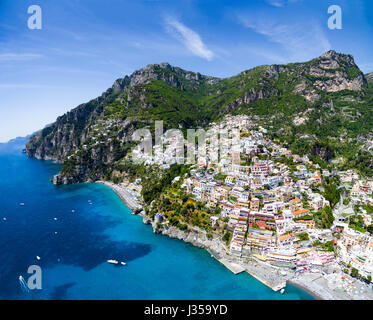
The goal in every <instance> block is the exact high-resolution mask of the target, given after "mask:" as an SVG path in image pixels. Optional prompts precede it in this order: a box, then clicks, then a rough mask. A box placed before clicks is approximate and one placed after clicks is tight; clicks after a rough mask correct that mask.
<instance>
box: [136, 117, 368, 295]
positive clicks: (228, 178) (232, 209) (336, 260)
mask: <svg viewBox="0 0 373 320" xmlns="http://www.w3.org/2000/svg"><path fill="white" fill-rule="evenodd" d="M228 129H229V130H234V129H237V130H239V132H240V139H239V144H238V145H239V149H238V148H237V145H236V146H235V147H233V148H229V147H227V146H229V139H231V140H232V137H230V136H229V135H222V134H221V133H222V132H226V131H228ZM218 133H219V135H220V137H222V136H224V138H225V139H226V141H223V143H221V141H220V143H221V145H222V146H223V147H221V149H220V150H222V149H224V148H226V150H223V151H224V152H221V151H220V152H221V154H224V155H225V157H220V158H219V161H216V159H217V156H216V154H214V150H210V149H212V148H213V145H214V143H215V142H216V141H214V140H213V139H215V140H216V134H218ZM266 133H267V131H266V129H264V128H262V127H260V126H257V125H255V121H253V120H252V119H250V118H249V117H248V116H227V117H225V118H224V120H223V121H221V122H220V123H213V124H211V128H210V130H209V134H207V135H206V147H207V150H206V152H205V153H203V157H199V159H198V163H197V164H194V165H192V166H191V170H190V175H189V176H185V177H177V178H175V181H178V180H180V179H182V184H181V185H180V187H181V188H182V189H183V190H184V191H185V192H186V193H187V194H189V195H190V196H192V197H193V199H195V201H198V202H202V203H204V204H205V205H206V206H207V207H210V208H220V209H219V214H212V215H210V220H211V226H212V227H214V226H224V227H223V228H215V230H220V231H221V232H222V234H223V235H224V236H223V239H225V240H226V241H227V244H228V248H229V254H230V255H232V256H236V257H239V258H245V257H251V258H254V259H255V260H256V261H259V262H261V263H264V264H266V265H270V266H272V267H274V268H283V269H285V270H286V269H291V270H293V271H295V272H298V273H302V272H304V271H305V270H308V271H310V270H316V271H320V270H323V272H324V271H325V270H328V267H329V269H330V268H331V267H332V266H337V265H338V266H339V269H340V270H342V271H343V272H342V276H341V280H342V281H343V280H344V279H348V278H346V277H351V276H352V277H354V278H357V279H359V280H362V281H363V282H365V283H371V281H372V274H373V237H372V233H373V230H372V216H371V215H372V214H373V211H372V208H373V196H372V194H373V193H372V189H373V181H372V180H369V179H364V178H361V177H360V176H359V174H358V173H357V172H355V171H353V170H348V171H346V172H340V171H337V170H334V169H332V170H328V168H321V167H320V165H318V164H315V163H313V162H312V161H311V160H310V159H309V157H308V156H302V157H301V156H299V155H297V154H293V153H292V152H291V151H290V150H289V149H287V148H285V147H284V146H282V145H281V144H279V143H275V142H274V141H272V140H271V139H269V138H267V137H266V136H267V135H266ZM214 137H215V138H214ZM224 138H223V139H224ZM163 143H164V146H165V147H164V148H163V149H162V151H164V152H163V153H162V152H160V150H159V146H156V147H154V148H153V149H154V150H155V153H154V154H155V156H151V157H149V156H144V158H143V161H145V162H146V163H147V164H148V165H151V164H154V163H157V164H160V165H161V166H162V167H163V168H164V169H167V168H169V166H170V165H172V164H174V163H180V159H179V158H178V157H177V155H179V156H180V152H179V153H178V152H177V150H178V148H180V145H183V143H184V144H185V145H188V142H187V141H186V140H183V141H182V143H180V139H177V138H175V136H173V137H171V138H168V139H166V138H165V139H164V140H163ZM209 151H211V152H209ZM237 153H238V154H239V156H238V157H239V160H238V161H232V159H233V158H234V157H237ZM196 154H197V152H196ZM212 158H214V159H212ZM212 160H215V161H212ZM159 161H161V163H160V162H159ZM175 181H174V182H175ZM331 181H333V183H334V186H333V188H334V198H335V199H333V197H331V196H330V195H328V189H329V186H330V185H331V184H332V182H331ZM335 194H337V195H338V196H337V197H335ZM327 198H331V199H327ZM331 200H332V201H333V203H330V202H331ZM161 215H162V213H161V212H160V213H158V217H159V216H161ZM165 220H166V219H165ZM164 223H167V221H164ZM346 281H347V280H346ZM346 290H350V289H349V286H348V285H347V286H346Z"/></svg>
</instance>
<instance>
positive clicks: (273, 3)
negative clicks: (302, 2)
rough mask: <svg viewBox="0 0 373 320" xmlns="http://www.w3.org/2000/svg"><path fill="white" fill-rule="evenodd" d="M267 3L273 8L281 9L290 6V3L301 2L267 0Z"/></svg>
mask: <svg viewBox="0 0 373 320" xmlns="http://www.w3.org/2000/svg"><path fill="white" fill-rule="evenodd" d="M267 2H268V3H269V4H270V5H271V6H274V7H278V8H280V7H283V6H285V5H286V4H289V3H296V2H299V0H267Z"/></svg>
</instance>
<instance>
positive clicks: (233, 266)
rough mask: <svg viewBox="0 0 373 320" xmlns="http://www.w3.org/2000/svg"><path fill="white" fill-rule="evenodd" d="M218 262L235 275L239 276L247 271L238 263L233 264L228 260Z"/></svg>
mask: <svg viewBox="0 0 373 320" xmlns="http://www.w3.org/2000/svg"><path fill="white" fill-rule="evenodd" d="M217 260H218V261H219V262H220V263H221V264H223V265H224V266H225V267H226V268H227V269H228V270H230V271H231V272H232V273H234V274H239V273H242V272H244V271H245V268H244V267H242V266H240V265H239V264H237V263H234V262H231V261H229V260H227V259H224V258H222V259H217Z"/></svg>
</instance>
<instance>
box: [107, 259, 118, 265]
mask: <svg viewBox="0 0 373 320" xmlns="http://www.w3.org/2000/svg"><path fill="white" fill-rule="evenodd" d="M107 262H109V263H111V264H118V263H119V261H117V260H112V259H110V260H108V261H107Z"/></svg>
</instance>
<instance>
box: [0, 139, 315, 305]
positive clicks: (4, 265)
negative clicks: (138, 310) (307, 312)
mask: <svg viewBox="0 0 373 320" xmlns="http://www.w3.org/2000/svg"><path fill="white" fill-rule="evenodd" d="M22 146H23V143H22V141H21V142H19V141H18V145H14V143H13V144H12V145H8V146H7V145H1V147H0V248H1V250H0V261H1V263H0V281H1V284H0V299H275V300H277V299H278V300H279V299H285V300H290V299H297V300H298V299H313V298H312V297H311V296H310V295H309V294H307V293H306V292H304V291H302V290H300V289H298V288H296V287H294V286H290V285H289V286H287V288H286V291H285V293H284V294H283V295H282V294H280V293H279V292H277V293H276V292H273V291H272V290H271V289H269V288H267V287H266V286H265V285H263V284H262V283H260V282H259V281H257V280H255V279H254V278H253V277H251V276H250V275H248V274H246V273H243V274H240V275H233V274H232V273H231V272H230V271H229V270H227V269H226V268H225V267H224V266H222V265H221V264H220V263H219V262H218V261H216V260H215V259H213V258H211V257H210V255H209V254H208V253H207V252H206V251H205V250H203V249H198V248H195V247H193V246H191V245H190V244H186V243H183V242H182V241H179V240H176V239H170V238H168V237H165V236H161V235H155V234H153V232H152V228H151V227H150V226H146V225H144V224H143V223H142V219H141V218H140V217H137V216H133V215H131V213H130V210H129V209H128V208H127V207H126V206H125V205H124V204H123V203H122V202H121V200H120V199H119V198H118V197H117V196H116V194H115V193H114V192H113V191H112V190H111V189H109V188H108V187H106V186H104V185H99V184H80V185H73V186H58V187H56V186H54V185H53V184H52V183H51V182H50V179H51V178H52V177H53V175H54V174H56V173H57V172H58V171H59V169H60V166H59V165H56V164H54V163H52V162H48V161H39V160H34V159H28V158H27V156H26V155H24V154H22V152H21V151H20V150H21V148H22ZM20 203H24V204H25V205H24V206H20ZM72 210H74V211H75V212H73V211H72ZM4 218H5V219H6V220H4ZM37 256H39V257H40V260H37V258H36V257H37ZM108 259H116V260H119V261H125V262H126V263H127V265H126V266H115V265H111V264H109V263H107V262H106V261H107V260H108ZM30 265H38V266H40V268H41V270H42V279H41V281H42V289H41V290H38V289H34V290H26V289H25V288H22V286H21V283H20V281H19V276H20V275H22V276H23V278H24V279H25V281H26V282H27V279H28V277H29V276H30V274H28V273H27V270H28V267H29V266H30Z"/></svg>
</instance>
